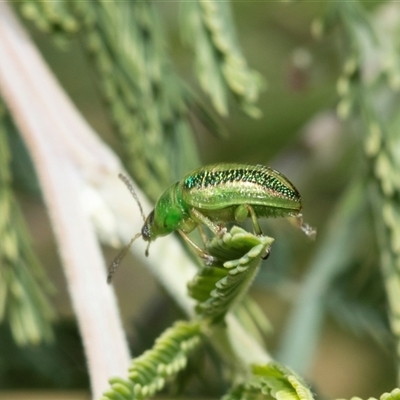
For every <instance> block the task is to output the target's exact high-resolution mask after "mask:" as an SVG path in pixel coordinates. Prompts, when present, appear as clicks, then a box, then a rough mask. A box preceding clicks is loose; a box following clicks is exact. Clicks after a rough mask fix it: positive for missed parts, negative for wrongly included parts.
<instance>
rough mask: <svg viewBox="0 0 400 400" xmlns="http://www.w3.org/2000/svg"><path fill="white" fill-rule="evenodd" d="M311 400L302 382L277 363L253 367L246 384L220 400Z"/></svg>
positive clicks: (309, 392)
mask: <svg viewBox="0 0 400 400" xmlns="http://www.w3.org/2000/svg"><path fill="white" fill-rule="evenodd" d="M271 398H272V399H276V400H283V399H285V400H312V399H313V395H312V393H311V391H310V389H309V388H308V386H307V385H306V384H305V383H304V382H303V380H302V379H301V378H300V377H299V376H298V375H296V374H295V373H294V372H293V371H291V370H290V369H289V368H287V367H285V366H283V365H282V364H278V363H275V362H274V363H269V364H266V365H254V366H253V367H252V375H251V377H250V378H248V379H247V380H246V382H244V383H242V384H241V385H239V386H237V387H236V388H234V389H233V390H232V391H231V392H230V393H228V394H227V395H225V396H224V397H223V398H222V400H244V399H246V400H253V399H254V400H255V399H271Z"/></svg>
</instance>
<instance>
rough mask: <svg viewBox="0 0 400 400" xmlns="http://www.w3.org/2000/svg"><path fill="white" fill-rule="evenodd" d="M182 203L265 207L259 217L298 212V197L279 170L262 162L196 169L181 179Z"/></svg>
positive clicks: (210, 207) (209, 206)
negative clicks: (261, 163)
mask: <svg viewBox="0 0 400 400" xmlns="http://www.w3.org/2000/svg"><path fill="white" fill-rule="evenodd" d="M181 186H182V188H181V190H182V192H181V196H182V199H183V201H184V202H186V203H187V204H189V205H191V206H193V207H196V208H198V209H200V210H218V209H223V208H226V207H230V206H235V205H240V204H249V205H252V206H261V208H265V209H264V210H260V207H257V209H259V211H261V215H260V216H265V217H274V216H279V215H280V214H283V215H284V214H289V213H290V212H293V213H295V214H297V213H298V212H299V211H300V210H301V197H300V194H299V192H298V191H297V189H296V188H295V187H294V185H293V184H292V183H291V182H290V181H289V180H288V179H287V178H286V177H285V176H284V175H282V174H281V173H280V172H278V171H275V170H274V169H272V168H269V167H265V166H263V165H245V164H215V165H210V166H207V167H203V168H198V169H196V170H194V171H193V172H191V173H189V174H188V175H186V176H185V177H184V178H183V181H182V184H181Z"/></svg>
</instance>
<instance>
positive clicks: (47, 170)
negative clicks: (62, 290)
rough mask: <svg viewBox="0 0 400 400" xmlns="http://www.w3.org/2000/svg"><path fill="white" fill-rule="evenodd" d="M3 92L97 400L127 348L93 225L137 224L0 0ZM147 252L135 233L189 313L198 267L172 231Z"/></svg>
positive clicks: (126, 232)
mask: <svg viewBox="0 0 400 400" xmlns="http://www.w3.org/2000/svg"><path fill="white" fill-rule="evenodd" d="M0 94H1V96H2V98H3V99H4V100H5V102H6V104H7V106H8V108H9V110H10V112H11V114H12V117H13V119H14V121H15V123H16V124H17V126H18V128H19V130H20V132H21V134H22V136H23V139H24V141H25V143H26V146H27V148H28V150H29V152H30V154H31V157H32V160H33V162H34V165H35V168H36V172H37V175H38V177H39V181H40V184H41V187H42V191H43V195H44V199H45V202H46V205H47V207H48V209H49V214H50V218H51V222H52V225H53V228H54V232H55V236H56V240H57V242H58V246H59V249H60V255H61V259H62V262H63V267H64V269H65V275H66V278H67V283H68V287H69V291H70V295H71V299H72V303H73V307H74V310H75V312H76V315H77V319H78V323H79V326H80V330H81V334H82V338H83V343H84V347H85V351H86V355H87V359H88V365H89V372H90V376H91V384H92V391H93V397H94V398H99V397H100V395H101V393H102V392H103V391H104V390H105V389H106V388H107V379H108V378H109V377H110V376H113V375H118V376H126V372H127V367H128V362H129V351H128V348H127V344H126V338H125V335H124V332H123V329H122V324H121V321H120V317H119V313H118V309H117V304H116V299H115V295H114V291H113V289H112V286H110V285H107V284H106V267H105V265H104V260H103V258H102V255H101V250H100V247H99V244H98V242H97V239H96V235H95V229H94V227H93V224H92V223H94V225H95V227H96V229H97V234H98V235H99V236H100V237H101V239H102V240H103V241H104V242H106V243H109V244H118V242H120V241H122V242H125V243H127V242H129V240H130V238H131V237H132V236H133V235H134V234H135V233H137V232H139V231H140V228H141V225H142V224H143V221H142V218H141V216H140V213H139V210H138V209H137V207H136V205H135V203H134V202H133V201H132V197H131V195H130V193H129V192H128V190H127V189H126V187H125V186H124V185H123V184H122V183H121V181H120V180H119V179H118V174H119V173H120V172H123V167H122V166H121V164H120V162H119V160H118V158H117V157H116V156H115V155H114V153H113V152H112V151H111V150H110V149H109V148H108V147H107V146H106V145H105V144H104V143H103V142H101V140H100V139H99V138H98V136H97V135H96V133H95V132H94V131H93V130H92V128H91V127H90V126H89V125H88V124H87V123H86V121H85V120H84V119H83V118H82V117H81V115H80V114H79V112H78V111H77V110H76V109H75V107H74V105H73V104H72V103H71V101H70V100H69V98H68V97H67V96H66V94H65V93H64V91H63V89H62V88H61V87H60V85H59V83H58V82H57V81H56V79H55V78H54V76H53V75H52V73H51V71H50V70H49V69H48V67H47V66H46V64H45V62H44V61H43V60H42V58H41V56H40V54H39V53H38V51H37V50H36V48H35V46H34V44H33V43H32V42H31V40H30V39H29V38H28V36H27V35H26V33H25V32H24V30H23V27H22V26H21V25H20V23H19V22H18V20H17V19H16V17H15V15H14V13H13V12H12V10H11V8H10V7H9V6H8V5H7V4H6V3H1V2H0ZM134 188H135V190H136V192H137V193H138V197H139V198H140V201H141V203H142V205H143V207H144V209H145V210H149V209H150V205H149V203H148V202H146V200H145V199H144V198H143V195H142V194H141V192H140V190H138V189H137V187H136V186H134ZM90 219H91V220H92V221H91V220H90ZM144 249H145V244H144V242H143V241H141V240H138V241H136V242H135V244H134V245H133V246H132V252H133V253H135V255H136V257H138V258H139V259H141V261H142V262H144V263H145V264H146V265H147V266H148V267H149V268H150V269H151V270H152V271H153V273H154V274H155V275H156V276H157V278H158V279H159V280H160V282H161V283H162V284H163V285H164V286H165V288H166V289H167V291H168V292H169V293H170V294H171V296H172V297H173V298H174V299H175V301H176V302H177V303H178V304H179V306H180V307H181V308H182V309H183V310H184V311H185V312H186V313H187V314H188V315H192V314H193V305H194V302H193V300H192V299H190V298H189V297H188V294H187V287H186V285H187V282H188V281H189V280H190V279H191V278H192V277H193V276H194V274H195V273H196V267H195V266H194V264H193V262H192V261H191V259H190V258H189V257H188V255H187V254H186V252H185V251H184V250H183V248H182V247H181V245H180V243H179V242H178V240H176V238H174V237H173V235H169V236H168V237H165V238H162V239H160V240H157V241H156V242H155V243H154V244H152V246H151V248H150V257H148V258H145V256H144ZM228 331H229V332H228V336H229V338H230V340H231V341H232V346H233V347H234V348H237V350H238V352H239V354H240V353H244V352H245V354H242V355H240V357H241V358H243V359H244V360H245V361H246V362H267V361H268V360H269V356H268V355H267V354H266V353H265V351H264V350H263V349H262V348H261V347H260V346H259V345H258V344H257V343H256V342H255V341H254V339H253V338H251V337H250V336H249V335H248V334H247V333H246V332H245V331H244V330H243V329H242V327H241V326H240V325H239V324H238V322H237V321H236V319H235V318H233V317H230V318H229V319H228ZM244 343H246V345H243V344H244Z"/></svg>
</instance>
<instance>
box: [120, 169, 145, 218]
mask: <svg viewBox="0 0 400 400" xmlns="http://www.w3.org/2000/svg"><path fill="white" fill-rule="evenodd" d="M118 178H119V179H121V181H122V182H124V183H125V185H126V187H127V188H128V190H129V191H130V192H131V195H132V196H133V198H134V199H135V200H136V203H137V205H138V206H139V210H140V214H142V218H143V221H146V216H145V215H144V212H143V208H142V205H141V204H140V201H139V197H138V195H137V194H136V191H135V189H134V188H133V185H132V182H131V181H130V180H129V178H127V177H126V176H125V175H123V174H118Z"/></svg>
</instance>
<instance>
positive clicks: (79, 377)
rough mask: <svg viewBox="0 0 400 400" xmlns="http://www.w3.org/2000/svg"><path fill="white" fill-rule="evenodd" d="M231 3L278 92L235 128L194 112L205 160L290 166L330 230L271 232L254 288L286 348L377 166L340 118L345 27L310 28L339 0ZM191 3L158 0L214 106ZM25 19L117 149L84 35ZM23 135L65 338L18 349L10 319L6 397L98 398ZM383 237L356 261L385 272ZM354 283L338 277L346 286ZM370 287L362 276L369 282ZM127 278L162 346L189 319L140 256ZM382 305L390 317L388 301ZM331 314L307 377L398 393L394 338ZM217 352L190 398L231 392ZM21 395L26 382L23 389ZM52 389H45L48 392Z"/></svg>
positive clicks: (187, 66)
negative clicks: (328, 246)
mask: <svg viewBox="0 0 400 400" xmlns="http://www.w3.org/2000/svg"><path fill="white" fill-rule="evenodd" d="M384 3H385V2H378V1H376V2H367V1H366V2H364V3H363V7H364V8H365V10H366V12H367V13H368V14H369V15H370V16H371V18H373V17H374V15H375V14H376V13H377V12H378V11H379V7H381V6H382V5H384ZM231 5H232V10H233V15H234V20H235V23H236V28H237V34H238V39H239V42H240V45H241V47H242V51H243V53H244V55H245V57H246V58H247V61H248V64H249V65H250V66H251V68H254V69H255V70H257V71H259V72H260V73H261V75H262V76H263V77H264V78H265V80H266V90H265V91H263V92H262V95H261V98H260V100H259V103H258V105H259V108H260V109H261V110H262V113H263V116H262V117H261V118H259V119H252V118H250V117H248V116H247V115H246V114H244V113H243V112H242V111H240V109H239V108H238V107H237V106H235V105H234V103H232V105H231V108H230V114H229V116H228V117H226V118H221V117H217V119H218V120H219V122H220V124H221V126H222V127H223V129H224V131H225V133H226V135H225V137H218V136H216V135H214V134H213V133H212V132H208V131H207V130H206V129H204V127H203V126H201V125H199V124H197V123H196V121H194V128H195V134H196V137H195V141H196V143H197V145H198V148H199V152H200V157H201V162H202V163H203V164H208V163H219V162H242V163H252V164H257V163H259V164H265V165H270V166H272V167H274V168H276V169H278V170H280V171H281V172H283V173H284V174H285V175H286V176H288V177H289V178H290V180H291V181H292V182H294V183H295V184H296V186H297V188H298V189H299V191H300V192H301V194H302V197H303V203H304V216H305V220H306V221H307V222H308V223H310V224H311V225H312V226H315V227H317V229H318V237H317V241H316V242H312V241H309V240H308V239H307V238H306V237H305V236H304V235H303V234H302V233H301V232H300V231H299V230H297V229H295V228H293V227H292V226H291V225H290V224H288V223H287V222H286V221H264V222H263V229H264V231H265V232H266V233H268V234H270V235H271V236H274V237H275V238H276V241H275V243H274V246H273V251H272V255H271V257H270V259H269V260H268V261H267V262H265V263H264V265H263V267H262V270H261V272H260V274H259V276H258V277H257V279H256V281H255V282H254V285H253V287H252V289H251V295H252V296H253V298H254V299H256V300H257V302H258V303H259V305H260V306H261V307H262V309H263V311H264V312H265V314H266V315H267V317H268V319H269V321H270V324H271V333H270V335H269V336H268V337H267V338H266V343H267V347H268V349H269V350H270V351H271V353H272V354H274V352H275V351H277V350H278V348H279V344H280V341H281V337H282V332H283V330H284V329H285V322H286V321H287V317H288V315H289V312H290V309H291V307H292V304H293V302H294V301H295V298H296V293H298V290H299V286H300V285H301V282H302V279H303V277H304V274H305V273H306V271H307V267H308V264H309V262H310V260H311V259H312V257H313V254H314V253H315V251H316V248H317V246H318V240H320V238H323V237H324V235H325V232H326V229H327V228H326V225H327V222H328V221H329V217H330V216H331V215H333V213H334V209H335V206H336V205H337V203H338V201H339V199H340V197H341V194H342V193H343V190H344V188H345V187H346V186H347V185H348V184H349V182H350V180H351V176H352V174H351V172H352V171H354V170H355V169H358V168H363V163H365V159H364V156H363V153H362V147H361V145H360V137H362V135H363V132H362V130H363V127H362V125H361V124H359V123H357V122H354V121H353V122H352V121H350V122H349V121H342V120H340V119H339V118H338V117H337V113H336V107H337V104H338V102H339V97H338V94H337V91H336V85H337V81H338V78H339V76H340V75H341V72H342V64H343V58H344V56H343V51H342V47H343V45H342V43H341V42H340V40H339V39H338V36H337V35H336V34H335V32H333V33H332V34H329V35H327V36H326V37H324V38H323V39H321V40H316V38H315V37H314V36H313V35H312V34H311V26H312V23H313V21H314V20H315V19H316V18H318V17H321V16H322V15H324V13H326V12H327V7H329V2H289V3H282V2H272V1H271V2H270V1H261V2H236V1H233V2H232V3H231ZM178 6H179V4H178V2H155V8H156V10H157V11H158V12H159V15H160V21H161V23H162V25H163V29H164V30H165V32H166V36H165V42H166V46H167V49H168V52H169V54H170V57H171V60H172V63H173V66H174V68H176V70H177V71H179V74H180V75H181V77H182V78H183V79H184V80H185V81H186V82H187V84H188V85H189V86H190V87H191V88H192V89H193V90H194V91H195V92H196V93H197V95H198V96H199V97H200V98H201V99H203V100H204V102H205V103H207V102H208V99H207V96H206V95H205V94H203V93H202V91H201V90H200V88H199V85H198V82H197V80H196V77H195V75H194V73H193V53H192V52H191V51H190V50H188V48H187V47H185V46H184V45H183V44H182V41H181V32H180V29H179V26H178V13H179V10H178ZM182 17H183V18H184V16H180V18H182ZM24 24H25V26H26V27H27V28H28V29H29V32H30V34H31V36H32V37H33V39H34V40H35V42H36V43H37V46H38V47H39V49H40V51H41V52H42V54H43V56H44V58H45V59H46V61H47V62H48V64H49V65H50V67H51V69H52V70H53V71H54V73H55V74H56V76H57V77H58V79H59V81H60V82H61V83H62V86H63V87H64V88H65V90H66V91H67V92H68V94H69V95H70V97H71V98H72V99H73V101H74V102H75V104H76V105H77V107H78V108H79V110H80V111H81V112H82V114H83V115H84V116H85V118H87V120H88V121H89V123H90V124H91V125H92V126H93V127H94V129H95V130H96V131H97V132H98V133H99V134H100V135H101V137H102V138H103V139H104V140H105V141H106V142H107V143H109V144H110V145H111V146H112V147H114V148H116V149H117V150H118V144H117V139H116V137H115V133H114V127H113V123H112V121H111V118H110V117H109V113H108V112H107V106H106V105H105V103H104V102H103V100H102V94H101V92H100V90H99V87H98V82H97V80H98V76H97V75H96V73H95V72H94V70H93V67H92V65H91V60H90V59H89V57H88V56H87V54H86V52H85V50H84V48H83V45H82V38H80V37H79V35H78V36H77V37H72V38H70V39H69V40H68V42H66V43H64V44H63V46H59V45H58V44H57V43H55V41H54V40H53V39H52V37H51V36H50V35H47V34H45V33H41V32H39V31H38V30H37V28H36V27H35V25H34V24H33V23H32V22H29V21H26V20H24ZM10 144H11V149H12V153H13V163H12V167H13V174H14V183H15V187H16V188H17V191H18V200H19V202H20V204H21V206H22V209H23V213H24V216H25V218H26V220H27V223H28V226H29V230H30V232H31V235H32V240H33V244H34V248H35V251H36V252H37V255H38V257H39V259H40V261H41V263H42V264H43V266H44V267H45V270H46V273H47V274H48V276H49V278H50V280H51V282H52V283H53V284H54V286H55V292H54V294H53V295H52V303H53V304H54V306H55V308H56V310H57V321H56V322H55V333H56V341H55V342H54V343H53V344H51V345H39V346H34V347H30V346H26V347H18V346H17V345H16V344H15V343H14V342H13V339H12V337H11V334H10V331H9V328H8V326H7V324H6V323H5V322H3V323H2V324H1V325H0V398H9V399H12V398H24V399H29V398H31V397H29V396H33V395H34V393H37V391H54V392H52V393H53V394H52V395H50V396H51V397H49V398H53V399H54V398H57V397H55V396H56V395H59V396H61V392H65V393H66V395H67V396H70V397H68V398H71V399H72V398H76V399H80V398H82V399H83V398H89V382H88V376H87V372H86V366H85V360H84V356H83V351H82V345H81V343H80V338H79V332H78V329H77V326H76V324H75V320H74V315H73V312H72V309H71V304H70V301H69V297H68V293H67V289H66V284H65V280H64V277H63V273H62V269H61V267H60V261H59V258H58V254H57V249H56V246H55V242H54V237H53V234H52V231H51V226H50V224H49V219H48V216H47V213H46V209H45V207H44V205H43V202H42V200H41V196H40V189H39V188H38V187H37V185H36V184H35V182H34V180H33V179H32V170H31V169H32V166H31V165H30V164H29V160H28V156H27V154H26V152H25V151H24V149H23V144H22V142H21V141H20V139H18V138H17V137H13V138H11V139H10ZM154 157H157V154H154ZM132 207H136V205H135V204H133V205H132ZM369 218H371V217H370V216H369ZM360 223H361V222H360ZM364 246H365V247H364ZM375 246H376V245H375V244H374V241H373V240H372V239H371V240H370V242H368V243H361V244H360V249H359V251H360V253H363V252H366V253H368V254H370V255H371V258H370V261H369V263H370V265H371V266H369V267H367V268H365V266H360V265H352V266H350V267H351V268H353V269H355V270H356V271H357V268H360V270H361V271H364V272H365V271H366V270H367V271H368V268H369V269H371V268H374V267H376V263H377V257H376V255H374V254H373V253H374V251H373V250H374V248H375ZM104 251H105V257H106V259H107V260H111V259H112V258H113V256H114V255H115V250H113V249H108V248H105V249H104ZM379 279H380V278H379V277H378V278H377V280H379ZM343 282H345V281H343ZM343 282H342V283H341V282H340V281H339V282H338V285H339V286H340V285H341V284H343V285H344V283H343ZM357 282H361V283H360V285H362V282H363V279H362V277H360V279H359V280H358V281H357ZM114 285H115V287H116V291H117V293H118V297H119V302H120V307H121V312H122V315H123V320H124V325H125V327H126V329H127V332H128V334H129V339H130V344H131V346H132V353H133V354H140V353H141V352H142V351H143V350H145V349H146V348H148V347H149V346H151V344H152V342H153V340H154V339H155V338H156V337H157V335H159V334H160V333H161V332H162V331H163V330H164V329H165V328H166V327H167V326H169V325H170V324H171V322H172V321H174V320H176V319H177V318H180V317H182V314H181V312H180V310H179V309H178V308H177V307H176V306H175V305H174V303H173V300H171V299H169V297H168V296H167V294H166V293H165V292H164V291H163V289H162V287H160V285H159V284H158V283H157V281H156V280H155V278H154V277H153V276H151V274H150V273H149V272H148V271H147V270H146V269H145V268H144V267H143V266H141V265H140V264H139V263H138V262H137V261H136V260H134V259H133V258H132V257H130V256H129V257H128V258H127V259H126V260H125V261H124V265H123V270H121V271H120V273H119V274H118V275H117V276H116V277H115V282H114ZM382 308H383V310H384V312H385V311H386V306H385V303H384V301H383V302H382ZM329 310H330V309H329V308H328V312H327V314H326V317H325V318H324V324H323V329H322V332H321V337H320V338H319V340H318V344H317V350H316V353H315V357H314V358H313V360H312V363H311V368H310V370H309V372H308V373H307V375H306V377H307V379H309V382H310V383H311V384H312V388H313V391H315V392H316V393H317V394H320V395H322V396H323V397H329V398H348V397H351V396H354V395H357V396H360V397H362V398H367V397H369V396H376V397H378V396H379V395H380V394H381V393H383V392H384V391H389V390H391V389H392V388H393V387H394V386H395V357H394V354H393V348H394V347H393V346H394V344H393V343H392V342H391V341H386V342H385V341H382V340H376V337H374V334H373V328H372V333H371V329H370V330H369V331H368V330H367V329H365V330H363V329H356V328H354V326H351V324H350V325H349V324H348V323H346V319H341V318H340V317H339V316H338V315H339V314H340V313H341V311H340V310H341V308H340V307H339V308H338V310H339V311H337V310H336V311H335V312H330V311H329ZM367 331H368V332H367ZM378 336H379V335H378ZM210 359H211V361H210V360H208V361H206V362H205V364H204V365H203V369H204V371H203V372H202V373H201V375H200V377H199V375H196V373H198V370H197V369H198V366H196V365H194V366H192V369H193V370H194V371H195V372H194V376H195V377H194V378H192V383H191V385H192V386H190V385H189V389H188V390H189V393H190V395H191V397H193V396H195V395H196V393H197V394H198V395H199V396H201V397H208V396H209V397H216V396H219V395H221V394H222V393H223V390H224V385H223V384H221V383H220V382H218V379H215V376H214V377H213V376H212V375H213V371H214V369H213V366H212V365H211V366H209V365H208V364H207V363H211V364H212V357H210ZM194 364H195V363H194ZM207 372H209V373H207ZM210 372H211V373H210ZM22 376H23V379H21V377H22ZM21 390H24V392H23V394H22V395H21ZM2 393H3V394H4V395H2ZM41 393H43V392H41ZM184 393H185V392H184ZM18 396H20V397H18ZM21 396H22V397H21ZM40 396H41V397H40V398H45V397H43V396H44V395H43V394H41V395H40ZM32 398H34V397H32ZM60 398H61V397H60Z"/></svg>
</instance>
